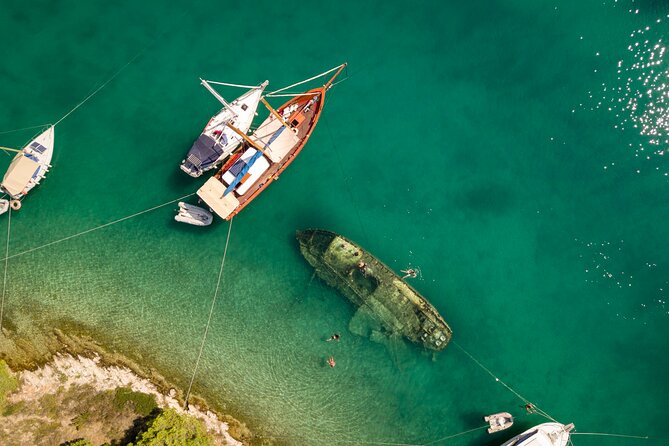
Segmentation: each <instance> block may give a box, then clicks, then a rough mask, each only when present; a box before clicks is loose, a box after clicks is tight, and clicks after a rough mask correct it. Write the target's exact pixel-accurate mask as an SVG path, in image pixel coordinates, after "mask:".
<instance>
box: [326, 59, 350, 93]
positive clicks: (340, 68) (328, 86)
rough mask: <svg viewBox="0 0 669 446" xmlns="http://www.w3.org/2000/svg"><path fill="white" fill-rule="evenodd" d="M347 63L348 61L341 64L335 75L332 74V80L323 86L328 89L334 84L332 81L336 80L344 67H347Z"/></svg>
mask: <svg viewBox="0 0 669 446" xmlns="http://www.w3.org/2000/svg"><path fill="white" fill-rule="evenodd" d="M347 65H348V63H347V62H344V63H343V64H341V66H340V67H339V69H338V70H337V72H336V73H335V74H334V76H332V78H330V80H329V81H328V82H327V83H326V84H325V85H323V88H324V89H325V90H328V89H329V88H330V87H331V86H332V81H334V80H335V78H336V77H337V76H339V73H341V72H342V70H343V69H344V68H346V66H347Z"/></svg>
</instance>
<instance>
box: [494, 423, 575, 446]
mask: <svg viewBox="0 0 669 446" xmlns="http://www.w3.org/2000/svg"><path fill="white" fill-rule="evenodd" d="M573 429H574V424H573V423H569V424H566V425H565V424H561V423H543V424H539V425H537V426H534V427H532V428H530V429H528V430H526V431H525V432H523V433H522V434H519V435H516V436H515V437H513V438H512V439H510V440H509V441H507V442H505V443H503V444H502V446H567V443H569V436H570V432H571V431H572V430H573Z"/></svg>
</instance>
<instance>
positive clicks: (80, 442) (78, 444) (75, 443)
mask: <svg viewBox="0 0 669 446" xmlns="http://www.w3.org/2000/svg"><path fill="white" fill-rule="evenodd" d="M60 446H93V443H91V442H90V441H88V440H84V439H83V438H78V439H76V440H72V441H67V442H65V443H63V444H61V445H60Z"/></svg>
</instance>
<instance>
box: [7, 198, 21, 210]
mask: <svg viewBox="0 0 669 446" xmlns="http://www.w3.org/2000/svg"><path fill="white" fill-rule="evenodd" d="M9 206H11V208H12V209H14V210H15V211H18V210H19V209H21V200H12V201H10V202H9Z"/></svg>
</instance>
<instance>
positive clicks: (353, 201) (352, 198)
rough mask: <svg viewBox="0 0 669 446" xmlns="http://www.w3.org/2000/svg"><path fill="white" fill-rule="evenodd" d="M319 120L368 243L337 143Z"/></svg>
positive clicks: (325, 123)
mask: <svg viewBox="0 0 669 446" xmlns="http://www.w3.org/2000/svg"><path fill="white" fill-rule="evenodd" d="M321 121H323V124H324V125H325V128H326V129H327V132H328V136H329V137H330V145H331V146H332V151H333V152H334V153H335V156H336V157H337V162H338V163H339V169H340V170H341V173H342V176H343V177H344V186H345V189H346V192H347V193H348V196H349V199H350V200H351V203H352V204H353V209H354V210H355V216H356V217H357V219H358V224H359V225H360V229H361V230H362V235H363V237H364V238H365V243H369V237H368V236H367V231H366V229H365V225H363V224H362V218H361V217H360V210H359V209H358V205H357V201H356V200H355V198H354V197H353V192H352V191H351V188H350V187H349V184H348V181H347V179H346V170H345V169H344V163H343V162H342V160H341V157H340V156H339V153H340V152H339V150H338V149H337V145H336V144H335V141H334V137H333V136H332V131H331V130H330V126H329V125H328V123H327V121H324V120H323V118H321Z"/></svg>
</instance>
